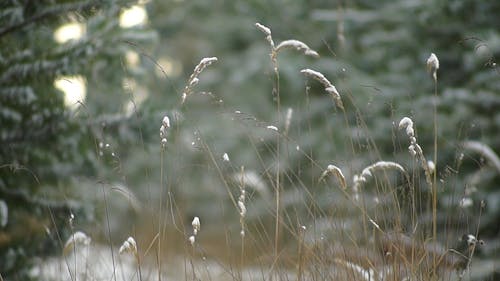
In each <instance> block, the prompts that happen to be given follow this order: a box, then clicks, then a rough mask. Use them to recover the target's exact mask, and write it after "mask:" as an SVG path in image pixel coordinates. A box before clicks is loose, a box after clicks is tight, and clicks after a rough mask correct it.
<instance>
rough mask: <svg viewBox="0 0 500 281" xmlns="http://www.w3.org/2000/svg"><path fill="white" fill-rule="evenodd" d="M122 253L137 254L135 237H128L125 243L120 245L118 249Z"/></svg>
mask: <svg viewBox="0 0 500 281" xmlns="http://www.w3.org/2000/svg"><path fill="white" fill-rule="evenodd" d="M118 252H119V253H120V254H125V253H126V254H133V255H134V256H137V243H136V242H135V239H134V238H133V237H129V238H127V240H125V241H124V242H123V244H122V245H121V246H120V249H119V250H118Z"/></svg>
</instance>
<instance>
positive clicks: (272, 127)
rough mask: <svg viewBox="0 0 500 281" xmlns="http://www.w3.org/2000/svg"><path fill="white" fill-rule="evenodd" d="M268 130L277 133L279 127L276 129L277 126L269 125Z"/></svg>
mask: <svg viewBox="0 0 500 281" xmlns="http://www.w3.org/2000/svg"><path fill="white" fill-rule="evenodd" d="M266 128H267V129H269V130H273V131H276V132H277V131H278V127H276V126H272V125H269V126H267V127H266Z"/></svg>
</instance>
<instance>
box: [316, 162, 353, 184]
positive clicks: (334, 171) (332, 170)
mask: <svg viewBox="0 0 500 281" xmlns="http://www.w3.org/2000/svg"><path fill="white" fill-rule="evenodd" d="M329 174H331V175H334V176H335V177H336V178H337V180H338V181H339V182H340V186H341V187H342V189H346V188H347V183H346V180H345V177H344V174H343V173H342V170H340V168H339V167H337V166H335V165H331V164H330V165H328V166H327V167H326V170H325V171H324V172H323V174H321V176H320V177H319V180H320V181H321V180H323V179H324V178H325V177H326V176H327V175H329Z"/></svg>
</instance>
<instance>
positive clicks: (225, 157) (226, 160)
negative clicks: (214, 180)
mask: <svg viewBox="0 0 500 281" xmlns="http://www.w3.org/2000/svg"><path fill="white" fill-rule="evenodd" d="M222 160H223V161H224V162H229V155H227V153H224V154H223V155H222Z"/></svg>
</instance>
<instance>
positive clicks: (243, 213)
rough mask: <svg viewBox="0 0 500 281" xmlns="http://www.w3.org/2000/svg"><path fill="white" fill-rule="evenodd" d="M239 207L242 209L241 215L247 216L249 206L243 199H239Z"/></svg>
mask: <svg viewBox="0 0 500 281" xmlns="http://www.w3.org/2000/svg"><path fill="white" fill-rule="evenodd" d="M238 208H239V209H240V216H241V217H245V215H246V214H247V208H246V207H245V203H244V202H243V201H240V200H239V201H238Z"/></svg>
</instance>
